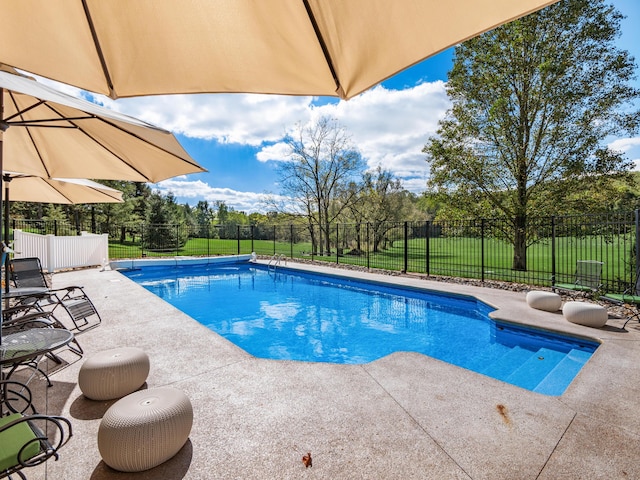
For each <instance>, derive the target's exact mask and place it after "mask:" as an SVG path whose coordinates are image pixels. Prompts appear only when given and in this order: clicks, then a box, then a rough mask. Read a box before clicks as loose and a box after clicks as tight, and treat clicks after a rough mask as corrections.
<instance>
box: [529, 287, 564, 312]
mask: <svg viewBox="0 0 640 480" xmlns="http://www.w3.org/2000/svg"><path fill="white" fill-rule="evenodd" d="M527 305H529V306H530V307H531V308H535V309H536V310H544V311H545V312H557V311H558V310H560V305H562V297H561V296H560V295H558V294H557V293H553V292H543V291H539V290H533V291H531V292H528V293H527Z"/></svg>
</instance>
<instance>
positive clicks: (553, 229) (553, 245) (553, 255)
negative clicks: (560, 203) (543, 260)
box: [551, 215, 556, 286]
mask: <svg viewBox="0 0 640 480" xmlns="http://www.w3.org/2000/svg"><path fill="white" fill-rule="evenodd" d="M555 284H556V217H555V215H552V216H551V286H553V285H555Z"/></svg>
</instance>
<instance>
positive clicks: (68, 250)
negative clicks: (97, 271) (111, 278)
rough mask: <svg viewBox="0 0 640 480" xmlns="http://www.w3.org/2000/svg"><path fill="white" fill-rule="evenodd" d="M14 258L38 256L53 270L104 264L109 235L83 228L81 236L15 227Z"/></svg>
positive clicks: (43, 264) (44, 266)
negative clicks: (38, 231)
mask: <svg viewBox="0 0 640 480" xmlns="http://www.w3.org/2000/svg"><path fill="white" fill-rule="evenodd" d="M12 247H13V250H15V252H16V253H15V254H14V257H15V258H27V257H38V258H39V259H40V263H41V264H42V269H43V270H44V271H46V272H49V273H52V272H54V271H55V270H63V269H65V268H78V267H92V266H100V265H105V264H106V263H107V262H108V260H109V235H108V234H106V233H104V234H102V235H95V234H92V233H87V232H82V235H80V236H79V237H56V236H54V235H38V234H37V233H28V232H23V231H22V230H14V243H13V245H12Z"/></svg>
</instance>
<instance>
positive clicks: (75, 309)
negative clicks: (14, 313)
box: [9, 257, 102, 333]
mask: <svg viewBox="0 0 640 480" xmlns="http://www.w3.org/2000/svg"><path fill="white" fill-rule="evenodd" d="M9 271H10V275H11V281H12V282H13V284H14V285H15V287H16V288H21V289H43V291H42V292H38V293H33V294H28V295H25V296H23V297H21V298H20V299H19V300H18V304H21V305H33V306H34V307H35V308H37V309H38V310H40V311H45V310H48V311H52V312H53V311H54V310H55V309H56V308H58V307H59V306H61V307H62V308H63V309H64V310H65V312H66V313H67V315H68V316H69V318H70V319H71V321H72V322H73V325H74V327H73V328H70V329H69V330H71V331H73V332H74V333H81V332H83V331H86V330H88V329H90V328H94V327H97V326H98V325H99V324H100V323H101V322H102V319H101V318H100V314H99V313H98V311H97V310H96V307H95V305H94V304H93V302H92V301H91V299H90V298H89V297H88V295H87V294H86V293H85V291H84V290H83V288H82V287H80V286H77V285H73V286H69V287H64V288H57V289H51V288H50V286H49V284H48V283H47V279H46V277H45V275H44V273H43V271H42V265H41V264H40V259H39V258H37V257H28V258H14V259H13V260H10V261H9ZM47 307H50V308H47Z"/></svg>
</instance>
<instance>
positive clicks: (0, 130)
mask: <svg viewBox="0 0 640 480" xmlns="http://www.w3.org/2000/svg"><path fill="white" fill-rule="evenodd" d="M7 128H9V125H8V124H7V123H6V122H5V121H4V89H3V88H0V175H2V171H3V170H4V164H3V158H2V152H3V151H4V148H3V147H4V145H3V141H4V132H5V131H6V130H7ZM0 200H2V188H0ZM0 225H2V208H0ZM1 253H2V257H1V258H2V265H0V269H1V268H2V267H3V265H4V263H5V260H6V259H7V253H6V252H4V248H3V251H2V252H1ZM6 274H7V270H6V268H5V279H4V283H5V285H7V286H8V285H9V281H8V280H9V279H8V278H7V276H6ZM3 320H4V317H3V312H2V289H1V288H0V345H2V323H3ZM0 378H3V377H2V376H0Z"/></svg>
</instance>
